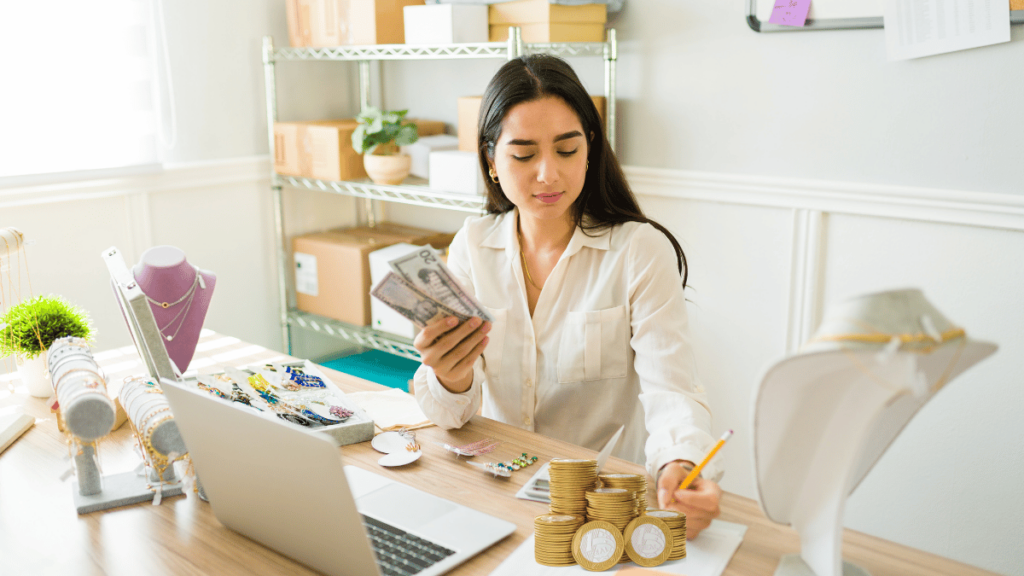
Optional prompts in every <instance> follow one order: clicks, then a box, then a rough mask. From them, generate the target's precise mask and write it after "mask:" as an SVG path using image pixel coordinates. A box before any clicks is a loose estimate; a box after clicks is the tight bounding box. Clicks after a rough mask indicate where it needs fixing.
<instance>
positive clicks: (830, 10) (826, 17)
mask: <svg viewBox="0 0 1024 576" xmlns="http://www.w3.org/2000/svg"><path fill="white" fill-rule="evenodd" d="M1022 3H1024V2H1022V1H1021V0H1011V8H1017V7H1018V5H1020V4H1022ZM774 4H775V2H774V0H747V25H748V26H750V29H751V30H753V31H754V32H800V31H804V30H850V29H857V28H882V27H883V25H884V24H883V17H882V14H883V12H884V10H885V3H884V0H813V1H812V2H811V10H810V12H808V13H807V22H806V23H805V24H804V25H803V26H783V25H781V24H769V23H768V19H769V18H770V17H771V15H772V7H773V6H774ZM1021 23H1024V9H1019V10H1010V24H1021Z"/></svg>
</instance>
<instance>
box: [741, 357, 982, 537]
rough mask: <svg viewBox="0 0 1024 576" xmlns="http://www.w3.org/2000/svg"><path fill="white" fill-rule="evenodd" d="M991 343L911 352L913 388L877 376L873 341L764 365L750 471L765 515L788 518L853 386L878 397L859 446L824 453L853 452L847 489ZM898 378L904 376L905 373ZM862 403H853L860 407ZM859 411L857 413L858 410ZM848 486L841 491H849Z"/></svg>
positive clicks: (780, 520) (846, 406)
mask: <svg viewBox="0 0 1024 576" xmlns="http://www.w3.org/2000/svg"><path fill="white" fill-rule="evenodd" d="M996 348H997V347H996V345H995V344H992V343H989V342H982V341H976V340H969V339H968V340H960V341H954V342H950V343H948V344H946V345H943V346H940V347H938V348H936V349H934V350H933V351H931V352H930V353H928V354H922V353H915V352H910V351H899V352H896V353H895V354H896V355H898V356H906V355H912V356H913V357H915V358H916V360H917V367H918V370H919V371H920V372H922V373H923V374H924V378H925V382H924V384H925V385H926V386H927V388H926V390H927V391H926V392H925V393H923V394H918V393H914V388H913V385H912V384H911V383H910V382H901V381H897V380H900V379H898V378H889V379H885V378H879V377H878V376H877V375H875V374H873V373H872V368H873V367H874V368H878V367H880V366H882V364H881V363H882V362H884V360H882V359H881V358H880V356H879V355H880V352H879V350H878V349H877V348H874V349H859V350H850V349H840V348H839V347H838V345H836V347H835V348H834V349H832V350H816V351H811V352H804V353H800V354H797V355H794V356H790V357H788V358H785V359H783V360H781V361H779V362H777V363H776V364H775V365H774V366H772V367H771V368H769V369H768V371H767V372H766V373H765V376H764V377H763V378H762V380H761V385H760V386H759V388H758V391H757V395H756V397H755V399H754V406H753V434H754V442H753V448H754V473H755V480H756V487H757V492H758V501H759V502H760V505H761V509H762V510H763V511H764V513H765V515H766V516H767V517H768V518H769V519H770V520H772V521H773V522H777V523H780V524H791V523H792V518H793V512H794V510H795V509H796V507H797V506H798V505H799V502H800V494H801V492H802V490H803V486H804V484H805V482H806V481H807V478H808V476H809V474H810V472H811V469H812V467H813V466H814V465H815V461H816V460H817V455H818V454H819V451H820V450H828V449H829V447H828V446H821V445H820V444H821V438H822V437H823V436H824V435H825V432H826V429H827V427H828V426H830V425H835V424H837V419H839V423H841V420H842V419H843V417H844V414H843V412H844V409H850V408H849V406H850V405H851V403H850V402H849V399H850V395H851V394H855V395H856V394H859V393H863V394H868V392H869V389H870V391H871V394H873V396H872V398H875V399H877V403H876V404H870V403H869V404H868V405H872V406H874V409H875V411H876V413H875V415H874V416H871V415H867V416H868V417H870V418H871V425H870V427H869V428H870V429H869V430H868V432H867V434H866V436H864V438H863V441H861V442H859V446H857V447H854V448H850V447H843V448H839V449H842V450H847V453H846V454H838V455H837V454H834V453H832V454H830V456H829V460H830V461H832V462H835V461H836V458H840V459H843V460H842V461H845V462H849V461H850V460H856V462H855V463H854V464H853V468H852V476H851V478H850V482H849V483H848V486H849V490H850V491H852V490H853V489H854V488H855V487H856V486H857V485H858V484H859V483H860V481H861V480H862V479H863V478H864V476H866V475H867V473H868V472H869V471H870V470H871V468H872V467H873V466H874V465H875V463H876V462H877V461H878V459H879V458H880V457H881V456H882V454H884V453H885V451H886V450H887V449H888V447H889V445H890V444H891V443H892V441H893V440H894V439H895V438H896V436H897V435H898V434H899V433H900V431H901V430H903V428H904V427H905V426H906V424H907V423H908V422H909V421H910V420H911V418H913V416H914V414H916V413H917V411H918V410H919V409H920V408H921V406H923V405H924V403H925V402H927V401H928V399H929V398H931V396H932V395H934V393H935V392H937V391H938V389H939V388H941V387H942V385H944V384H945V383H948V382H949V381H951V380H952V379H954V378H956V377H957V376H958V375H960V374H961V373H963V372H964V371H965V370H967V369H968V368H970V367H971V366H973V365H974V364H976V363H978V362H980V361H981V360H983V359H984V358H985V357H987V356H989V355H991V354H992V353H993V352H995V350H996ZM903 380H906V379H905V378H904V379H903ZM864 406H865V404H864V403H861V404H859V405H858V408H857V410H863V409H864ZM861 416H863V415H861ZM848 494H849V493H847V495H848Z"/></svg>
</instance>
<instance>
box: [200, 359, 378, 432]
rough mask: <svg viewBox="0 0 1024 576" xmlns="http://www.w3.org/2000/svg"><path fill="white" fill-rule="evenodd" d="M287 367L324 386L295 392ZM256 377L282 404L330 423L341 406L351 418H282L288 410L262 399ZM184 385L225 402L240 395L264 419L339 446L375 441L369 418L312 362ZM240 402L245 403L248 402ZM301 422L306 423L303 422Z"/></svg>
mask: <svg viewBox="0 0 1024 576" xmlns="http://www.w3.org/2000/svg"><path fill="white" fill-rule="evenodd" d="M286 368H292V369H298V370H300V371H301V373H302V374H305V375H307V376H310V377H314V378H318V379H319V380H320V381H321V382H323V385H324V387H322V388H318V387H314V388H306V387H300V388H299V389H297V390H296V389H295V388H296V386H294V385H292V386H290V388H292V389H291V390H289V389H288V388H286V385H287V384H288V377H287V372H286ZM257 374H259V375H260V376H262V377H263V378H264V379H265V381H266V382H267V383H268V384H269V391H270V393H271V394H272V395H273V397H276V398H277V399H278V401H279V402H281V401H283V402H285V403H287V404H289V405H290V406H293V407H297V406H300V405H301V406H305V407H306V409H307V410H311V411H312V412H314V413H315V414H317V415H319V416H321V417H322V418H325V419H328V420H330V419H335V420H336V419H338V418H337V416H336V415H333V414H332V413H331V412H330V408H331V407H338V408H341V409H343V410H346V411H348V412H351V416H348V417H347V418H345V419H344V421H343V422H341V423H339V424H322V423H321V422H318V421H316V420H315V419H314V418H308V417H300V418H295V417H294V414H289V415H287V416H285V417H281V416H279V415H278V414H280V413H282V412H288V410H283V409H281V408H280V405H278V406H277V407H275V406H271V405H270V402H268V401H267V400H266V399H265V397H264V396H261V395H260V393H259V392H258V391H257V390H256V389H255V388H254V387H253V386H252V384H250V382H249V377H250V376H254V375H257ZM314 382H315V379H314ZM185 384H186V385H191V386H194V387H195V388H196V389H198V390H199V391H200V392H204V393H210V394H214V395H217V396H219V397H220V398H222V399H224V400H229V401H231V400H232V399H233V398H239V397H240V396H241V398H242V399H247V400H248V403H249V405H251V406H252V407H253V408H254V409H257V410H256V412H257V413H258V414H260V415H261V416H264V417H266V418H270V419H273V420H278V419H280V420H281V421H283V422H287V423H288V425H289V426H295V427H297V428H303V429H305V430H310V431H313V432H315V433H319V434H325V435H327V436H330V437H331V438H333V439H334V440H335V442H337V443H338V445H340V446H346V445H349V444H358V443H360V442H367V441H369V440H372V439H373V430H374V425H373V420H372V419H371V418H370V417H369V415H367V413H366V412H365V411H363V410H362V409H361V408H360V407H359V406H357V405H356V404H355V403H354V402H352V401H351V400H349V399H347V398H346V397H345V393H344V392H342V391H341V390H340V389H339V388H338V387H337V386H336V385H335V384H334V382H332V381H331V380H330V379H329V378H328V377H327V376H326V375H325V374H324V373H323V372H321V371H320V370H318V369H317V367H316V365H315V364H313V363H312V362H310V361H309V360H303V361H298V362H284V363H278V362H274V363H271V364H264V365H260V366H248V367H246V368H245V369H238V368H225V369H224V371H223V372H220V373H217V374H201V375H199V376H198V378H197V379H189V380H187V381H186V382H185ZM233 384H237V388H238V390H235V389H234V386H233ZM211 388H212V389H214V390H218V391H219V392H220V394H218V393H217V392H211V391H210V389H211ZM233 401H238V400H233ZM241 403H243V404H244V403H245V402H241ZM302 421H304V422H305V423H300V422H302Z"/></svg>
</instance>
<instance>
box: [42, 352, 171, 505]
mask: <svg viewBox="0 0 1024 576" xmlns="http://www.w3.org/2000/svg"><path fill="white" fill-rule="evenodd" d="M47 363H48V366H49V368H50V375H51V378H52V381H53V387H54V390H55V391H56V393H57V403H58V405H59V406H60V416H59V417H60V418H61V419H62V420H63V425H64V429H65V430H66V433H67V434H68V436H69V438H68V442H69V445H70V447H71V448H72V450H73V451H74V465H75V468H74V469H75V475H76V480H75V481H74V482H72V496H73V497H74V501H75V510H76V511H77V512H78V513H79V514H88V513H90V512H96V511H98V510H106V509H108V508H116V507H118V506H126V505H128V504H135V503H138V502H145V501H148V500H153V496H154V492H153V490H151V489H150V487H149V482H148V481H147V479H146V478H145V477H143V476H139V475H138V474H136V473H134V472H127V473H123V474H115V475H112V476H107V477H103V476H102V475H101V474H100V469H99V465H98V457H97V454H96V441H97V440H99V439H100V438H102V437H104V436H106V435H107V434H109V433H110V431H111V430H112V429H113V427H114V417H115V407H114V402H113V401H112V400H111V399H110V397H109V396H107V393H106V387H107V384H106V379H105V378H104V377H103V375H102V373H101V372H100V368H99V366H98V365H97V364H96V361H95V360H94V359H93V357H92V353H91V352H90V351H89V345H88V343H86V341H85V340H83V339H81V338H74V337H70V336H69V337H66V338H58V339H57V340H56V341H54V343H53V345H52V346H50V350H49V352H48V354H47ZM178 493H179V494H180V493H181V490H180V487H179V488H178ZM164 495H165V496H169V495H171V494H170V493H167V492H165V494H164Z"/></svg>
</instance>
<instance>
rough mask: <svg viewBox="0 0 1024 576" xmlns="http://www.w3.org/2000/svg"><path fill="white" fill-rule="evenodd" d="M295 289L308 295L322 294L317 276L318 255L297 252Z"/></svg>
mask: <svg viewBox="0 0 1024 576" xmlns="http://www.w3.org/2000/svg"><path fill="white" fill-rule="evenodd" d="M295 291H296V292H298V293H299V294H306V295H307V296H319V295H320V285H319V284H318V283H317V278H316V256H313V255H312V254H303V253H302V252H296V253H295Z"/></svg>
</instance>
